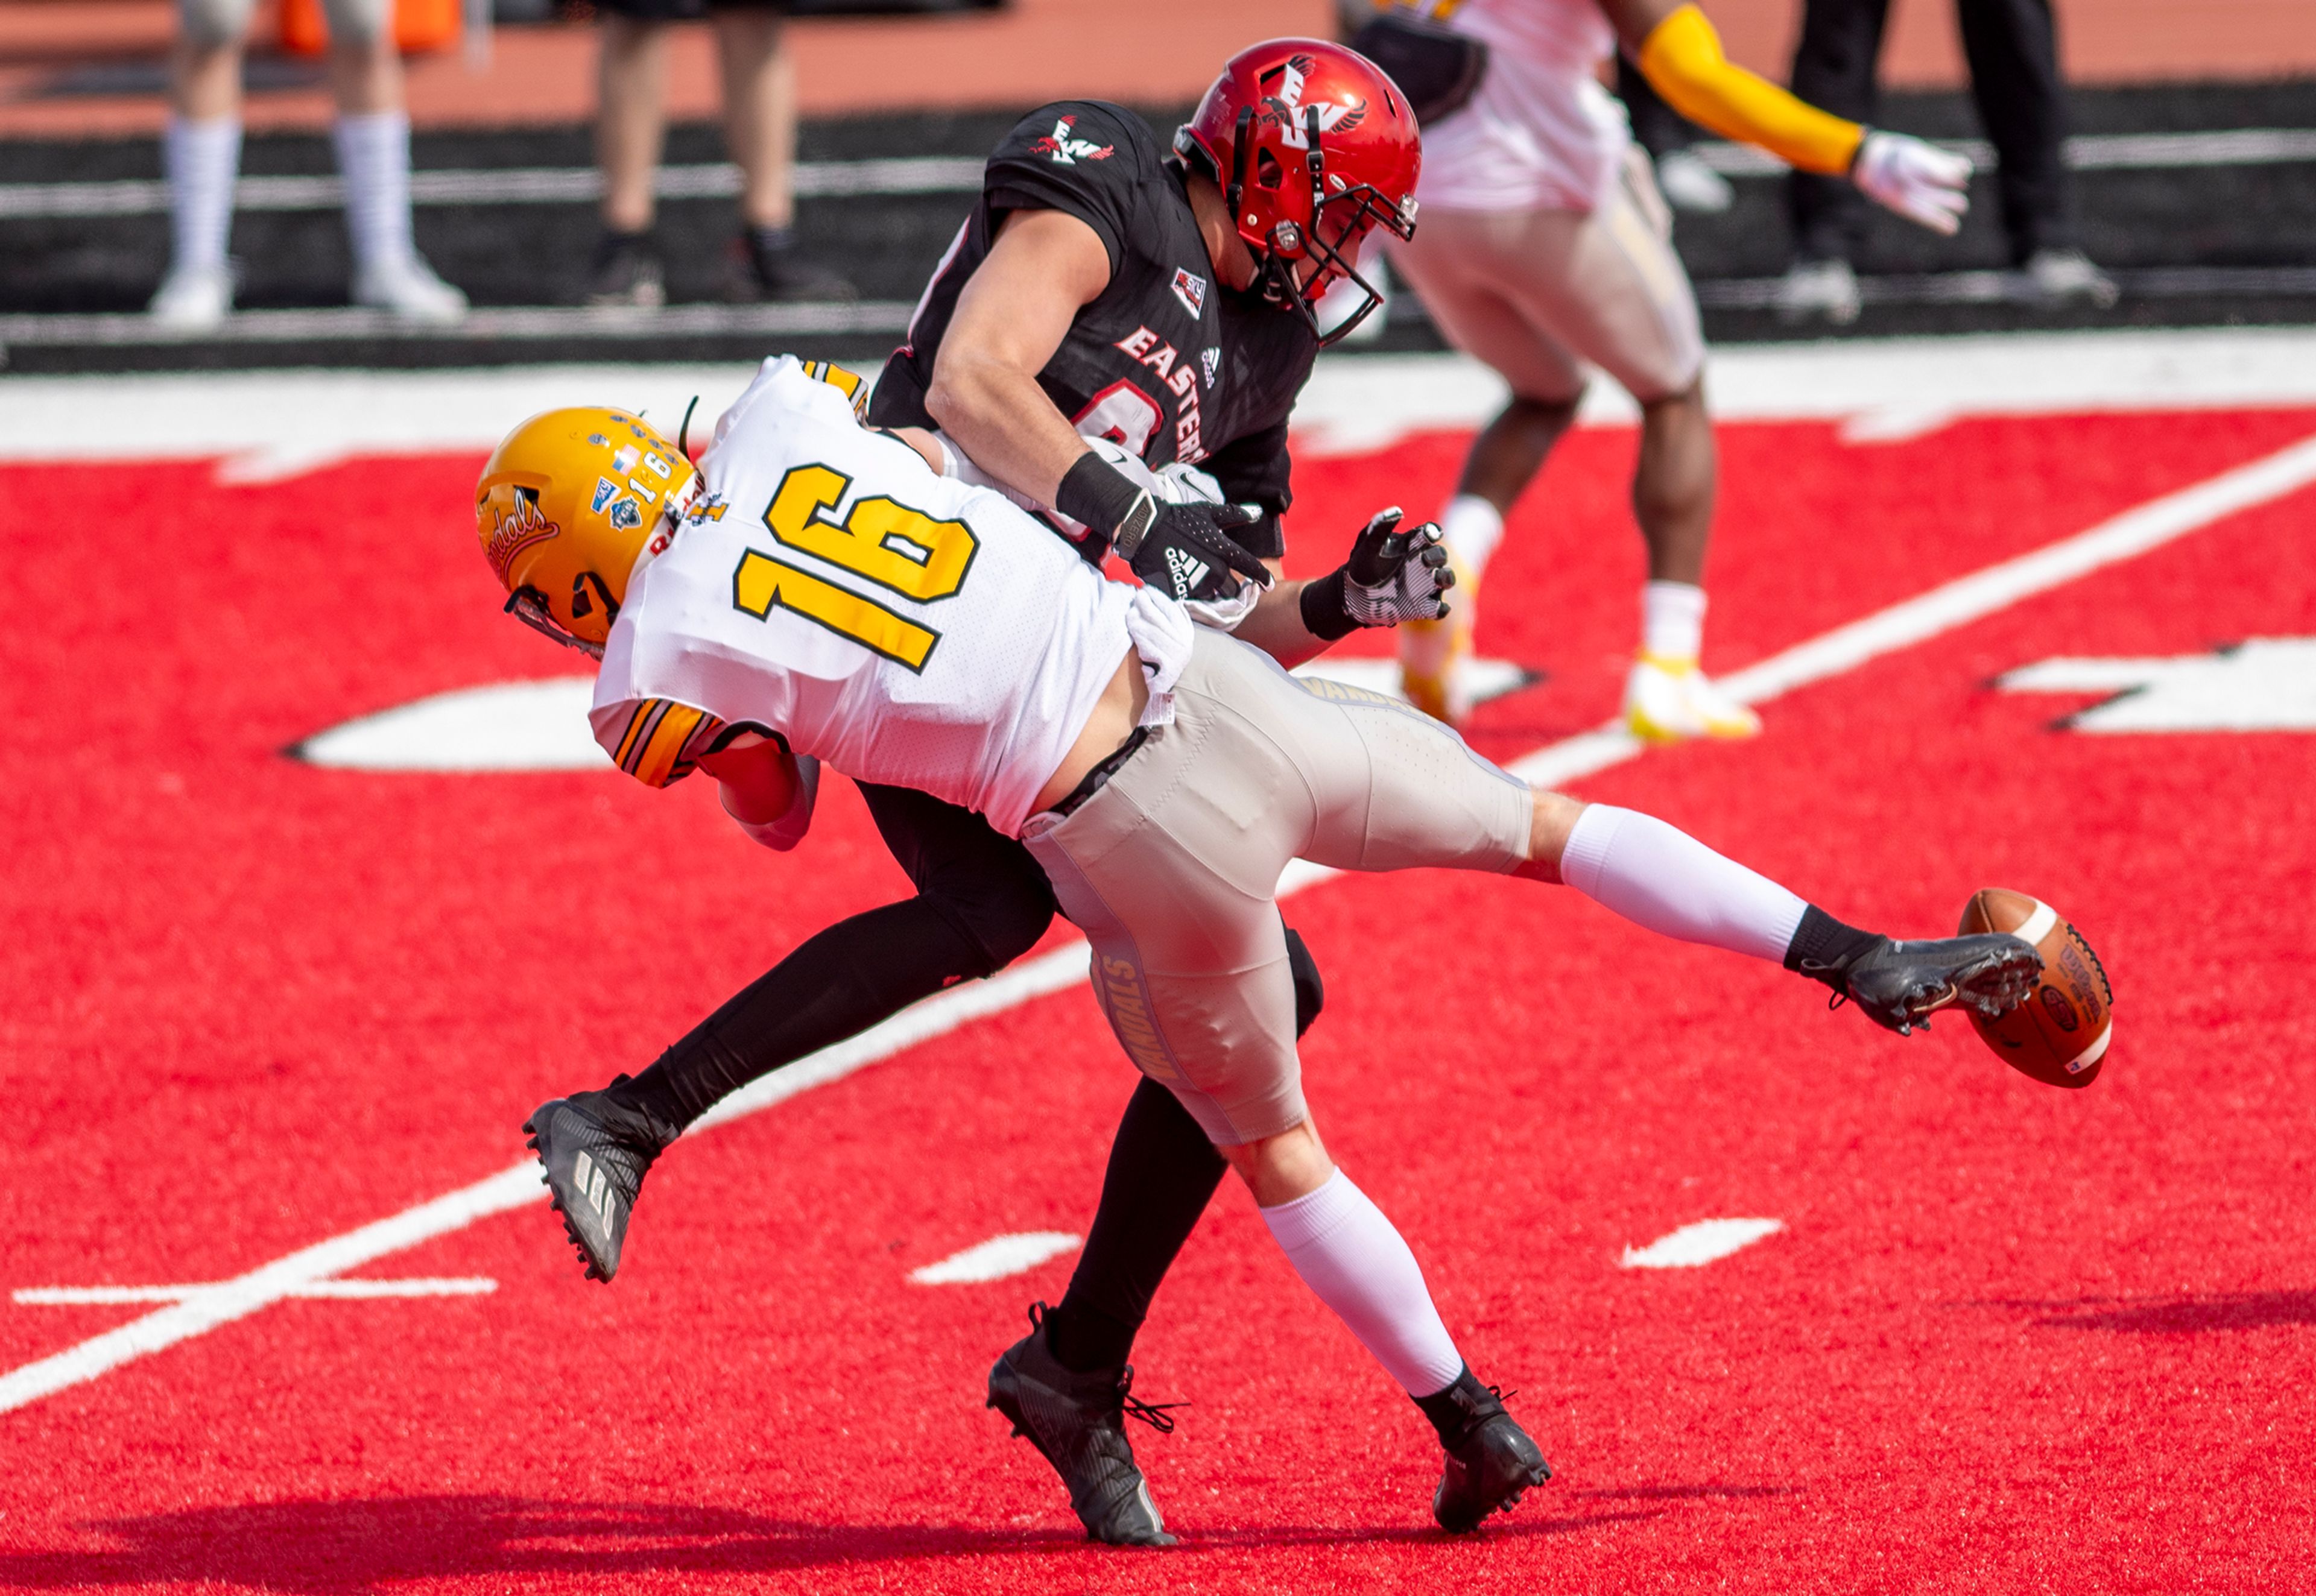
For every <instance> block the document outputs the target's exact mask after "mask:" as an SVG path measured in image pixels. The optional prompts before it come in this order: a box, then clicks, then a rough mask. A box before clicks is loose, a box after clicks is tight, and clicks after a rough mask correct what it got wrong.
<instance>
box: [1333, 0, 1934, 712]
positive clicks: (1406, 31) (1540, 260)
mask: <svg viewBox="0 0 2316 1596" xmlns="http://www.w3.org/2000/svg"><path fill="white" fill-rule="evenodd" d="M1411 10H1412V13H1413V14H1412V15H1411V14H1410V11H1411ZM1430 11H1436V12H1438V13H1443V14H1439V15H1438V16H1436V17H1427V15H1426V14H1425V13H1427V12H1430ZM1620 39H1621V40H1622V41H1623V43H1624V46H1625V48H1626V50H1627V51H1629V52H1630V54H1631V56H1632V58H1633V60H1634V62H1635V65H1636V66H1637V67H1639V69H1640V71H1641V72H1642V74H1643V75H1644V76H1645V77H1646V78H1647V79H1648V81H1649V83H1650V84H1652V86H1653V87H1654V88H1655V89H1656V91H1657V92H1658V93H1660V94H1661V95H1662V96H1663V97H1664V99H1665V101H1666V102H1668V103H1669V104H1670V106H1671V107H1672V108H1673V109H1674V110H1675V111H1679V112H1680V113H1681V114H1682V115H1684V116H1686V117H1688V119H1689V120H1692V121H1695V122H1697V123H1698V124H1699V125H1701V126H1703V127H1705V128H1707V129H1711V130H1712V131H1714V132H1716V133H1719V134H1721V135H1722V136H1724V137H1729V138H1736V139H1741V140H1744V141H1745V142H1747V143H1750V144H1756V145H1759V146H1762V147H1763V148H1765V149H1768V150H1769V151H1771V152H1773V153H1774V154H1776V155H1781V156H1783V157H1784V158H1785V159H1786V160H1787V161H1790V162H1792V163H1793V164H1795V165H1796V166H1799V167H1802V168H1804V169H1805V170H1809V171H1813V172H1823V173H1834V174H1837V175H1840V176H1844V177H1846V178H1847V179H1848V181H1849V182H1854V183H1855V184H1857V187H1859V188H1860V189H1862V190H1864V191H1866V193H1867V194H1868V195H1870V196H1871V197H1872V198H1874V199H1876V200H1878V201H1880V202H1881V203H1882V204H1884V205H1886V206H1888V207H1890V208H1892V209H1893V210H1895V211H1897V212H1898V213H1899V214H1900V215H1902V216H1905V217H1910V218H1911V219H1912V220H1914V221H1917V222H1920V224H1922V225H1923V226H1927V227H1931V228H1934V229H1936V230H1937V231H1938V232H1941V233H1951V232H1953V231H1954V230H1955V227H1956V226H1957V225H1958V223H1957V218H1958V217H1960V216H1961V214H1962V212H1963V210H1964V208H1965V206H1966V204H1967V200H1966V198H1965V196H1964V186H1965V184H1966V183H1967V182H1968V181H1969V177H1970V164H1969V163H1968V162H1967V161H1965V160H1964V159H1962V158H1961V157H1960V156H1957V155H1949V154H1946V152H1944V151H1941V150H1938V149H1937V148H1935V147H1933V146H1930V145H1928V144H1925V143H1923V142H1921V141H1920V139H1914V138H1909V137H1905V136H1904V135H1902V134H1894V133H1884V132H1877V131H1875V130H1873V129H1867V128H1863V127H1860V126H1859V125H1858V124H1857V123H1855V122H1850V121H1845V120H1841V119H1840V118H1838V117H1833V116H1829V115H1827V114H1826V113H1825V112H1823V111H1818V110H1815V109H1814V108H1813V107H1811V106H1808V105H1805V104H1804V103H1802V102H1800V101H1798V100H1796V99H1795V98H1794V97H1793V96H1792V95H1790V94H1788V93H1786V92H1785V91H1784V90H1782V89H1780V88H1777V87H1776V86H1775V85H1774V84H1769V83H1767V82H1764V81H1763V80H1762V79H1760V78H1759V77H1756V76H1755V75H1753V74H1751V73H1750V72H1747V71H1745V70H1744V69H1743V68H1741V67H1736V66H1733V65H1732V64H1731V63H1730V62H1729V61H1728V60H1727V59H1726V58H1724V56H1723V54H1722V51H1721V43H1720V40H1719V37H1718V36H1717V35H1716V34H1715V31H1714V28H1713V24H1712V23H1711V22H1707V21H1706V17H1705V13H1703V12H1701V11H1699V10H1698V9H1697V6H1696V5H1694V4H1676V0H1465V3H1464V4H1455V5H1448V4H1438V5H1432V4H1428V0H1427V4H1420V5H1418V6H1415V7H1412V8H1408V9H1405V10H1400V11H1389V12H1386V13H1385V14H1384V15H1383V16H1382V17H1380V18H1379V19H1378V20H1377V21H1376V22H1372V23H1370V24H1369V25H1368V26H1367V28H1366V29H1364V30H1362V31H1361V32H1360V33H1359V34H1358V36H1357V37H1356V38H1355V39H1354V40H1353V43H1354V45H1355V46H1357V47H1359V48H1364V49H1368V50H1369V51H1370V53H1374V54H1377V55H1379V56H1382V57H1384V58H1385V60H1384V65H1385V67H1386V69H1387V70H1393V71H1394V75H1395V76H1400V78H1401V82H1402V84H1403V86H1405V87H1407V88H1408V93H1409V97H1410V99H1411V100H1412V101H1413V102H1414V104H1415V107H1416V113H1417V116H1418V117H1419V119H1421V120H1422V123H1423V129H1424V144H1425V154H1424V166H1423V182H1422V186H1421V189H1420V190H1419V191H1418V198H1419V199H1420V200H1421V205H1422V226H1421V230H1420V231H1419V232H1418V234H1417V235H1416V236H1415V238H1414V239H1413V240H1412V241H1410V242H1408V243H1406V244H1396V245H1394V246H1393V247H1392V252H1391V254H1392V261H1393V263H1394V266H1395V267H1397V268H1398V270H1399V272H1400V275H1401V276H1402V277H1403V279H1405V280H1406V281H1407V283H1408V284H1409V286H1410V287H1412V288H1413V289H1414V290H1415V292H1416V294H1417V295H1418V297H1421V299H1422V301H1423V305H1424V308H1425V309H1426V310H1427V311H1429V312H1430V315H1431V319H1432V321H1433V322H1434V323H1435V324H1437V325H1438V326H1439V330H1440V332H1442V334H1444V335H1445V336H1446V337H1447V338H1448V341H1450V342H1452V343H1454V344H1455V345H1456V347H1457V348H1458V349H1462V350H1467V351H1469V352H1470V353H1472V354H1474V355H1476V356H1477V357H1479V358H1480V359H1483V360H1485V361H1486V362H1487V363H1488V364H1489V365H1491V366H1492V367H1494V368H1496V369H1497V370H1498V371H1500V372H1501V373H1502V374H1503V376H1504V378H1505V380H1506V381H1507V382H1509V383H1510V385H1511V391H1512V392H1511V401H1510V403H1509V404H1507V405H1506V406H1505V407H1504V410H1503V412H1502V413H1501V414H1500V415H1498V416H1497V417H1496V418H1495V419H1494V420H1493V421H1490V422H1489V423H1488V425H1487V427H1486V428H1485V429H1483V430H1482V431H1481V433H1480V436H1479V438H1478V439H1477V440H1476V441H1475V442H1474V444H1473V446H1472V452H1471V454H1470V455H1469V457H1467V458H1466V459H1465V464H1464V471H1463V475H1462V478H1461V480H1460V481H1459V482H1458V483H1457V484H1456V494H1455V497H1454V498H1453V499H1452V500H1450V501H1449V502H1448V508H1447V510H1446V512H1445V513H1444V514H1443V515H1442V516H1441V518H1440V520H1441V524H1442V525H1443V526H1444V527H1445V528H1446V530H1447V538H1448V549H1449V552H1450V554H1452V555H1453V557H1454V559H1455V561H1456V568H1457V571H1458V573H1459V578H1458V586H1457V597H1456V605H1455V607H1454V612H1453V614H1452V615H1451V616H1449V617H1448V618H1447V619H1446V620H1444V621H1440V622H1437V623H1425V624H1422V625H1417V626H1411V627H1405V628H1403V629H1402V631H1401V633H1400V666H1401V669H1402V673H1403V680H1404V682H1405V686H1406V691H1407V695H1408V697H1409V698H1410V699H1411V700H1412V702H1414V703H1416V704H1418V705H1421V706H1422V707H1423V708H1424V709H1426V710H1428V711H1430V713H1431V714H1436V715H1438V716H1439V717H1440V718H1442V719H1444V720H1446V721H1448V723H1450V724H1460V723H1462V721H1463V720H1464V718H1465V715H1466V714H1468V712H1469V707H1470V706H1469V700H1468V696H1467V694H1466V691H1465V687H1464V685H1463V676H1464V673H1463V669H1462V667H1463V664H1464V661H1465V659H1466V658H1467V656H1468V655H1469V653H1470V652H1471V637H1472V628H1473V622H1474V610H1475V603H1474V600H1475V599H1476V598H1477V596H1478V584H1479V579H1480V577H1481V575H1482V573H1483V572H1484V571H1485V570H1486V568H1487V563H1488V560H1489V558H1490V556H1491V555H1492V554H1494V552H1495V548H1496V545H1497V542H1498V540H1499V539H1500V538H1501V536H1502V535H1503V526H1504V517H1505V515H1506V514H1507V513H1508V512H1509V511H1510V509H1511V507H1512V504H1513V502H1514V501H1516V500H1517V499H1518V498H1519V495H1520V493H1521V492H1522V491H1523V490H1525V489H1526V488H1527V486H1528V483H1530V482H1531V481H1533V480H1534V479H1535V477H1536V474H1537V471H1539V470H1540V469H1541V468H1542V467H1543V465H1544V461H1545V457H1546V456H1547V455H1548V454H1549V453H1550V452H1551V450H1552V447H1553V445H1554V443H1556V442H1557V441H1558V440H1559V439H1560V436H1561V434H1562V433H1563V432H1565V431H1566V430H1568V428H1569V425H1570V424H1571V423H1572V421H1574V420H1575V419H1576V412H1577V405H1578V402H1579V401H1580V400H1581V398H1582V396H1583V393H1584V387H1585V383H1586V381H1587V375H1588V367H1589V366H1597V367H1599V368H1601V369H1603V370H1605V371H1607V372H1608V374H1609V375H1610V376H1611V377H1615V378H1616V379H1617V382H1618V383H1619V384H1620V385H1621V386H1623V387H1624V388H1625V389H1626V392H1628V393H1630V394H1631V395H1633V397H1634V398H1635V399H1636V400H1638V401H1639V402H1640V406H1641V448H1640V460H1639V464H1638V465H1637V466H1636V468H1635V473H1634V477H1633V511H1634V514H1635V518H1636V519H1638V520H1639V522H1640V528H1641V534H1642V536H1643V537H1644V538H1645V539H1646V540H1647V543H1648V555H1649V560H1648V573H1649V574H1648V583H1647V586H1646V587H1645V588H1644V589H1643V595H1642V629H1641V645H1640V651H1639V654H1638V657H1637V658H1636V659H1635V661H1634V662H1633V665H1632V668H1631V670H1630V672H1629V674H1628V676H1627V678H1626V687H1625V700H1624V715H1625V719H1626V723H1627V724H1628V725H1629V726H1630V727H1631V729H1632V730H1633V731H1634V732H1636V733H1637V734H1639V735H1640V736H1642V737H1645V738H1648V739H1651V740H1678V739H1681V738H1691V737H1750V736H1751V735H1752V734H1753V733H1754V732H1757V731H1759V729H1760V723H1759V720H1758V719H1757V718H1756V717H1755V715H1754V714H1753V712H1752V711H1751V710H1750V709H1748V708H1746V707H1745V706H1744V705H1741V704H1738V703H1736V702H1735V701H1733V699H1731V698H1730V697H1729V696H1727V695H1725V694H1724V693H1722V692H1721V691H1720V690H1719V689H1718V688H1717V687H1715V686H1714V684H1713V683H1712V681H1711V680H1709V679H1708V678H1706V675H1705V674H1704V672H1703V670H1702V669H1699V666H1698V658H1699V655H1700V652H1701V651H1702V647H1703V643H1704V627H1705V610H1706V596H1705V589H1704V587H1703V585H1702V584H1703V579H1704V571H1705V551H1706V541H1707V539H1708V537H1709V536H1710V533H1711V529H1712V523H1713V504H1714V497H1715V489H1716V485H1717V477H1718V471H1719V466H1718V463H1717V459H1716V456H1715V448H1714V439H1713V424H1712V421H1710V419H1709V418H1708V417H1707V415H1706V405H1705V389H1704V382H1703V372H1704V368H1705V343H1704V338H1703V334H1702V333H1701V332H1700V331H1699V328H1698V323H1697V298H1696V296H1695V294H1694V292H1693V291H1692V290H1691V288H1690V287H1689V283H1688V274H1687V273H1686V272H1685V271H1684V270H1682V268H1681V263H1680V258H1679V256H1678V255H1676V254H1675V253H1673V251H1672V247H1671V244H1670V219H1669V217H1667V215H1666V213H1665V209H1664V204H1663V201H1662V199H1661V198H1660V197H1659V195H1658V193H1657V190H1656V188H1655V185H1654V184H1653V183H1652V182H1651V180H1650V176H1649V171H1648V165H1647V162H1646V160H1645V159H1644V158H1643V156H1642V155H1640V154H1639V152H1638V151H1636V150H1635V149H1634V148H1633V146H1632V141H1631V137H1630V134H1629V132H1628V130H1627V128H1626V120H1625V117H1624V114H1623V112H1622V111H1620V110H1619V109H1618V108H1617V105H1616V104H1615V102H1613V101H1611V100H1610V99H1609V97H1608V93H1607V91H1606V90H1604V89H1603V88H1602V87H1601V86H1600V84H1599V80H1598V78H1597V76H1596V74H1597V73H1598V71H1599V67H1600V66H1601V64H1602V63H1603V62H1604V61H1606V60H1607V59H1608V57H1609V55H1610V54H1611V53H1612V52H1613V51H1614V50H1615V49H1617V43H1618V40H1620ZM1427 110H1429V111H1430V116H1428V117H1427V116H1426V115H1425V112H1426V111H1427Z"/></svg>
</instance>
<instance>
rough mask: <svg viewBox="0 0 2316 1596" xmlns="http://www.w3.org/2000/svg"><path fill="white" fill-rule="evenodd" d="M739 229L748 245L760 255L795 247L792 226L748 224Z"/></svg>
mask: <svg viewBox="0 0 2316 1596" xmlns="http://www.w3.org/2000/svg"><path fill="white" fill-rule="evenodd" d="M741 231H742V232H743V233H744V234H745V235H746V236H747V240H748V247H749V248H751V249H753V250H754V251H755V252H756V253H758V254H760V255H778V254H785V253H787V252H788V251H789V250H790V249H793V248H794V247H796V229H795V228H794V227H789V226H781V227H756V226H748V227H743V228H742V229H741Z"/></svg>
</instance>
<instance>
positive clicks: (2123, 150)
mask: <svg viewBox="0 0 2316 1596" xmlns="http://www.w3.org/2000/svg"><path fill="white" fill-rule="evenodd" d="M1936 142H1937V145H1938V147H1939V148H1941V149H1950V150H1952V151H1954V152H1955V154H1956V155H1968V156H1969V157H1970V158H1971V161H1972V163H1973V164H1974V165H1976V166H1977V167H1978V168H1979V170H1980V171H1982V172H1984V171H1989V170H1991V168H1992V167H1993V166H1994V164H1995V158H1994V146H1992V145H1991V144H1989V143H1988V142H1987V141H1986V140H1985V139H1983V138H1941V139H1938V140H1937V141H1936ZM1692 147H1693V149H1694V151H1695V153H1696V155H1697V159H1698V160H1700V161H1702V162H1704V163H1705V164H1706V165H1707V166H1710V167H1712V168H1713V169H1714V170H1715V172H1718V173H1721V174H1722V175H1723V176H1724V177H1776V176H1778V175H1780V174H1782V173H1786V172H1788V171H1790V170H1792V168H1790V167H1788V166H1787V165H1786V164H1785V163H1784V162H1783V161H1780V160H1779V159H1777V156H1775V155H1771V154H1770V153H1769V152H1768V151H1767V150H1765V149H1758V148H1756V147H1755V146H1752V145H1750V144H1724V143H1722V142H1720V141H1718V140H1710V139H1709V140H1706V141H1705V142H1702V143H1699V144H1697V145H1695V146H1692ZM2062 158H2063V159H2064V160H2065V161H2066V164H2068V165H2069V166H2071V167H2072V168H2074V169H2075V170H2076V171H2077V172H2158V171H2167V170H2174V169H2177V168H2180V167H2195V166H2273V165H2277V164H2284V163H2287V162H2299V161H2316V129H2308V128H2221V129H2211V130H2209V131H2207V132H2202V133H2087V134H2080V135H2078V136H2077V137H2073V138H2070V139H2068V140H2067V141H2066V143H2065V145H2064V146H2062ZM243 181H244V182H246V181H248V180H247V179H244V180H243ZM26 186H28V187H30V186H31V185H29V184H28V185H26Z"/></svg>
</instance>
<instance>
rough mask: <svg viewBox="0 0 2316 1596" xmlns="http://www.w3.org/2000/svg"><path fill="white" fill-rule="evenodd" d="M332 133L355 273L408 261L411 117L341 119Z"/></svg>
mask: <svg viewBox="0 0 2316 1596" xmlns="http://www.w3.org/2000/svg"><path fill="white" fill-rule="evenodd" d="M333 135H334V140H335V142H336V144H337V146H338V171H339V173H341V174H342V175H343V177H344V178H345V180H346V235H347V236H348V237H349V238H351V239H352V242H353V248H354V270H357V271H359V270H362V269H363V268H364V267H367V266H371V265H377V264H381V263H390V262H396V261H404V260H407V259H409V257H410V253H411V247H410V119H409V118H408V117H407V116H405V115H404V114H403V113H402V112H401V111H370V112H366V113H365V114H363V115H361V116H342V117H340V118H339V119H338V122H337V126H336V128H335V129H333Z"/></svg>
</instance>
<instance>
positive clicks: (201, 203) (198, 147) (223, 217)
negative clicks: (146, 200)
mask: <svg viewBox="0 0 2316 1596" xmlns="http://www.w3.org/2000/svg"><path fill="white" fill-rule="evenodd" d="M161 159H162V163H163V165H164V167H165V170H166V171H167V172H168V174H169V247H170V249H171V251H172V252H173V256H174V258H173V259H172V261H171V262H170V265H171V268H172V269H173V270H179V271H183V270H188V269H209V270H223V269H224V267H225V241H226V235H227V234H228V233H229V232H230V231H231V230H232V227H233V183H234V179H235V178H236V176H238V175H239V174H240V172H241V121H240V119H238V118H236V117H218V118H217V119H216V120H213V121H206V122H189V121H186V120H183V118H181V117H174V116H173V117H171V118H170V119H169V131H168V133H167V135H166V136H165V137H164V138H163V139H162V142H161Z"/></svg>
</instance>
